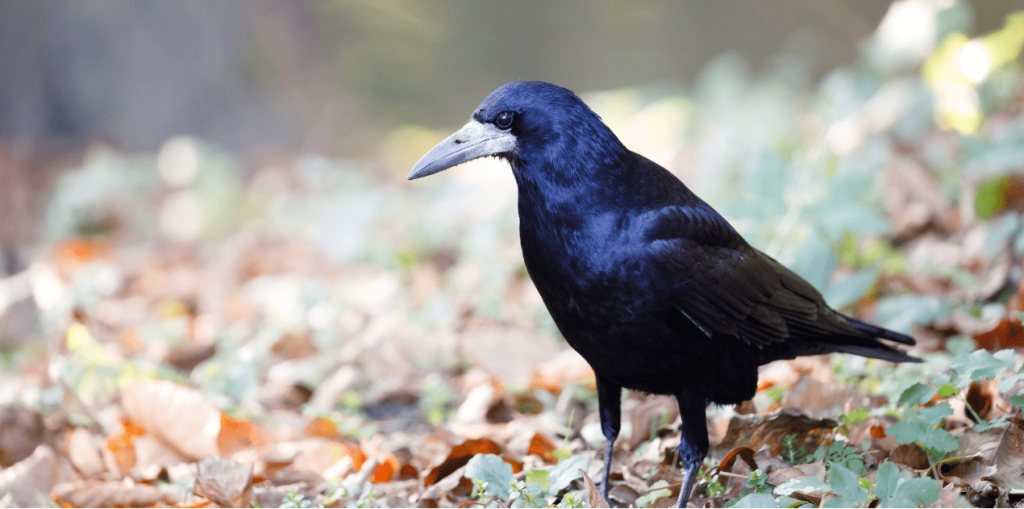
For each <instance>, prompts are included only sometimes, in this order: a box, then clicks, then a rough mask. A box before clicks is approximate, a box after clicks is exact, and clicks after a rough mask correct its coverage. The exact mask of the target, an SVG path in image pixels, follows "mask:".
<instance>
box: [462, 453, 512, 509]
mask: <svg viewBox="0 0 1024 509" xmlns="http://www.w3.org/2000/svg"><path fill="white" fill-rule="evenodd" d="M463 475H465V476H466V477H467V478H469V479H472V480H474V481H482V482H485V483H487V484H486V485H485V486H484V491H486V492H487V493H490V494H491V495H494V496H496V497H498V498H500V499H501V500H508V499H509V492H510V489H509V483H511V482H513V481H514V480H515V477H513V476H512V465H509V464H508V463H506V462H505V460H503V459H501V457H500V456H496V455H494V454H477V455H476V456H473V457H472V458H470V460H469V463H466V471H465V473H464V474H463Z"/></svg>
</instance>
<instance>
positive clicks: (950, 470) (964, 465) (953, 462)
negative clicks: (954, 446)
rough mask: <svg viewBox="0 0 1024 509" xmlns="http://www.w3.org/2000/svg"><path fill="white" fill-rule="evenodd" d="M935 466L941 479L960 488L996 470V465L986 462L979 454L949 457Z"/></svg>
mask: <svg viewBox="0 0 1024 509" xmlns="http://www.w3.org/2000/svg"><path fill="white" fill-rule="evenodd" d="M935 466H936V469H937V470H938V472H939V475H940V476H941V477H942V480H943V481H945V482H947V483H950V484H955V485H957V486H958V487H960V488H966V487H968V486H971V485H972V484H974V483H976V482H978V481H980V480H982V478H984V477H988V476H990V475H992V474H993V473H995V471H996V467H995V466H994V465H988V464H986V462H985V459H984V458H982V457H981V456H969V457H962V458H951V459H948V460H945V461H941V462H939V463H937V464H936V465H935Z"/></svg>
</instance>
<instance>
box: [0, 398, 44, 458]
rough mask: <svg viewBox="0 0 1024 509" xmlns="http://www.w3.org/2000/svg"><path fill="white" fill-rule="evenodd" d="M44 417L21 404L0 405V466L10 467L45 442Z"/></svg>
mask: <svg viewBox="0 0 1024 509" xmlns="http://www.w3.org/2000/svg"><path fill="white" fill-rule="evenodd" d="M43 431H44V428H43V417H42V416H41V415H39V414H38V413H36V412H33V411H31V410H29V409H27V408H25V407H23V406H20V405H3V406H0V467H9V466H11V465H13V464H15V463H17V462H19V461H21V460H23V459H25V458H27V457H29V456H31V455H32V453H33V452H35V450H36V447H38V446H39V445H40V444H42V443H43Z"/></svg>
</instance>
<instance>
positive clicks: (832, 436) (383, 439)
mask: <svg viewBox="0 0 1024 509" xmlns="http://www.w3.org/2000/svg"><path fill="white" fill-rule="evenodd" d="M899 6H902V7H899ZM908 6H909V7H908ZM901 9H902V10H901ZM907 9H910V11H908V10H907ZM921 9H924V10H923V11H922V10H921ZM965 9H968V8H967V7H966V6H964V5H963V4H960V3H952V4H950V5H946V6H938V4H935V5H932V4H926V3H925V2H899V3H897V4H895V5H894V7H893V11H891V12H890V15H891V16H897V17H898V16H925V17H926V18H924V19H931V20H932V21H933V23H932V25H934V28H935V31H936V33H935V34H934V35H935V44H934V45H932V46H927V45H925V46H924V47H923V48H924V49H921V47H918V46H914V45H909V46H908V45H905V44H904V45H901V44H900V43H899V41H901V40H902V39H900V37H902V36H903V35H905V34H904V33H903V32H901V31H900V29H899V26H900V25H898V24H896V25H893V23H895V22H890V23H889V24H887V23H886V22H883V23H882V25H881V26H880V27H879V29H878V31H877V32H876V34H875V35H874V36H873V37H872V38H871V39H870V40H868V41H865V46H864V48H865V49H864V56H863V59H862V61H861V62H858V63H857V64H856V65H853V66H851V67H849V68H845V69H839V70H837V71H835V72H834V73H832V74H831V75H829V76H828V77H827V78H826V79H825V80H824V81H823V82H822V83H820V84H815V85H812V84H809V83H806V82H805V80H802V78H801V76H802V74H801V66H800V62H799V60H798V59H793V58H783V57H780V59H779V61H778V62H776V63H775V64H774V67H773V70H769V71H768V72H766V73H765V75H764V76H761V77H751V76H750V75H749V73H748V72H747V71H746V69H745V67H744V65H743V64H742V63H741V62H739V61H737V60H736V59H735V58H731V57H728V56H726V57H723V58H721V59H719V60H718V61H716V62H714V63H713V64H712V65H710V66H709V68H708V69H707V70H706V71H705V72H704V75H703V77H702V78H701V81H700V82H699V83H698V84H697V86H696V87H695V89H694V90H690V91H680V90H664V89H652V90H646V89H645V90H620V91H611V92H605V93H598V94H588V95H586V96H585V97H584V99H585V100H586V101H587V102H588V103H590V104H591V105H592V106H593V107H594V108H595V109H596V110H597V111H598V113H600V114H601V115H602V116H603V117H604V118H605V120H606V121H607V122H608V123H609V125H611V126H612V128H613V129H614V130H615V131H616V132H617V133H618V134H619V135H620V137H621V138H622V139H623V141H624V142H625V143H626V145H627V146H630V147H632V148H633V149H635V150H637V151H639V152H641V153H643V154H645V155H648V156H649V157H651V158H652V159H654V160H656V161H658V162H660V163H662V164H664V165H666V166H667V167H669V168H671V169H673V171H676V172H677V173H678V174H679V175H680V176H681V177H682V178H683V179H684V180H685V181H686V182H687V183H688V184H690V185H691V186H692V187H693V188H694V189H695V190H697V192H698V193H699V194H700V195H701V196H703V197H704V198H705V199H706V200H707V201H709V202H710V203H712V204H713V205H714V206H715V207H716V208H718V209H719V210H720V211H721V212H723V214H725V215H726V216H727V217H728V218H729V219H730V220H731V221H732V222H733V224H734V225H735V226H736V227H737V229H738V230H739V231H740V232H741V233H742V234H743V235H744V236H745V237H746V238H748V239H749V240H750V241H751V242H752V243H753V244H755V245H757V246H758V247H760V248H762V249H763V250H765V251H766V252H768V253H769V254H770V255H772V256H774V257H776V258H778V259H779V260H780V261H782V262H783V263H785V264H786V265H788V266H790V267H792V268H793V269H794V270H796V271H797V272H798V273H800V274H801V275H802V276H804V277H805V278H807V279H808V280H809V281H811V282H812V283H813V284H815V286H816V287H817V288H819V289H820V290H821V291H822V292H823V293H824V294H825V296H826V298H827V299H828V300H829V302H830V303H831V304H832V305H833V306H834V307H836V308H838V309H842V310H844V311H845V312H848V313H851V314H854V315H857V316H859V317H862V318H864V319H866V320H869V321H872V322H876V323H879V324H881V325H884V326H887V327H890V328H894V329H897V330H901V331H905V332H910V333H913V335H914V336H915V337H916V338H918V341H919V342H918V346H917V347H916V348H915V349H914V350H913V353H914V354H915V355H918V356H920V357H922V358H923V359H925V362H924V363H922V364H912V365H911V364H907V365H899V366H896V365H892V364H888V363H884V362H879V361H874V360H867V359H863V358H859V357H853V356H843V355H836V356H832V357H815V358H803V359H797V360H794V361H790V362H779V363H774V364H771V365H768V366H765V367H764V368H763V369H762V371H761V373H760V388H759V391H758V394H757V396H756V397H755V398H754V400H752V401H750V402H746V403H744V404H742V405H739V406H737V407H735V408H711V409H709V412H708V420H709V429H710V432H711V443H712V451H711V454H710V456H709V458H708V459H707V461H706V462H705V465H704V469H703V471H702V473H701V476H700V480H699V482H698V486H697V491H696V493H695V495H694V497H693V498H692V499H691V501H692V502H693V503H695V504H697V505H698V506H708V507H729V506H733V507H811V506H813V507H819V506H821V507H857V506H871V507H876V506H877V507H906V506H917V505H919V506H963V507H969V506H976V507H993V506H999V507H1009V506H1013V505H1019V504H1020V503H1021V494H1022V493H1024V445H1022V443H1021V442H1022V440H1024V420H1022V418H1021V405H1022V404H1024V395H1022V387H1024V371H1022V366H1021V365H1022V360H1021V358H1020V353H1019V352H1020V348H1022V347H1024V326H1022V324H1021V312H1022V311H1024V286H1022V274H1024V266H1022V256H1024V229H1022V227H1024V222H1022V212H1024V179H1022V178H1021V177H1020V174H1021V172H1022V171H1024V111H1022V109H1024V79H1022V77H1021V72H1020V53H1021V48H1022V46H1024V14H1017V15H1014V16H1011V17H1009V18H1007V20H1006V26H1005V27H1004V28H1003V29H1001V30H999V31H997V32H994V33H992V34H989V35H987V36H985V37H983V38H979V39H975V40H967V38H966V37H965V36H963V35H962V34H961V33H960V31H961V30H963V27H964V26H965V23H966V21H964V17H965V16H966V15H965V12H968V11H969V9H968V11H965ZM887 19H889V18H887ZM893 26H896V28H893ZM979 48H980V49H979ZM979 51H980V52H981V53H978V52H979ZM965 54H966V55H968V57H970V58H967V57H964V55H965ZM978 55H986V56H985V58H987V59H988V60H986V62H987V64H986V66H985V67H984V69H980V70H979V68H978V67H977V65H975V64H976V63H977V62H976V60H974V59H976V58H981V57H979V56H978ZM467 100H468V101H470V102H467V105H466V107H467V111H469V110H470V109H471V108H472V106H473V104H472V101H475V100H476V99H467ZM444 134H445V133H443V132H440V131H438V132H435V131H430V130H428V129H425V128H422V127H415V126H408V127H406V128H403V129H402V130H400V131H399V132H397V133H396V134H395V135H394V136H392V137H391V138H390V140H391V141H390V142H389V143H388V144H386V146H385V148H384V149H383V150H384V154H383V156H382V158H381V160H380V161H354V160H331V159H324V158H317V157H308V156H301V157H293V158H277V159H274V160H272V161H263V162H260V163H253V162H245V163H243V162H240V161H239V160H238V159H236V158H234V157H233V156H232V155H230V154H225V153H223V152H220V151H218V150H217V149H216V148H214V147H210V146H207V145H204V144H202V143H201V142H198V141H196V140H191V139H187V138H175V139H171V140H169V141H168V142H167V143H166V144H165V145H164V147H163V149H161V150H160V152H159V153H157V154H123V153H119V152H117V151H113V150H109V149H105V148H102V147H96V148H95V149H93V150H91V151H89V153H87V154H85V155H83V156H82V157H80V158H78V159H76V160H75V161H74V162H73V163H72V164H70V165H69V166H68V168H66V172H64V175H63V176H62V178H61V179H60V181H59V183H58V185H57V187H56V190H55V192H54V194H53V197H52V199H51V200H50V203H49V205H48V208H47V212H46V214H45V215H44V217H40V218H37V219H38V223H37V224H34V225H33V228H36V229H38V231H39V232H40V233H39V235H40V237H42V238H45V239H47V240H46V241H45V242H42V243H40V244H39V245H38V246H35V247H33V248H32V250H31V253H32V255H31V263H30V265H29V266H28V268H27V269H26V270H24V271H20V272H17V273H13V274H7V275H5V276H4V277H3V279H0V313H2V316H3V322H2V325H3V330H2V331H0V332H2V334H3V336H2V340H3V343H2V356H0V362H2V368H3V372H2V373H0V403H2V406H0V465H2V467H3V470H2V471H0V506H7V507H10V506H25V505H36V506H49V505H51V503H56V504H59V505H61V506H66V507H89V506H175V507H185V506H187V507H200V506H234V507H248V506H258V507H275V506H288V507H307V506H326V507H384V506H387V507H400V506H418V507H455V506H475V505H481V506H492V507H493V506H501V507H504V506H515V507H526V506H535V507H543V506H548V505H552V504H554V505H558V506H560V507H586V506H592V507H598V506H601V505H602V504H606V503H610V504H612V505H615V506H635V507H664V506H668V505H670V504H672V503H674V501H675V497H676V496H677V495H678V490H679V483H680V481H681V478H682V475H681V472H680V471H679V470H678V469H677V468H676V466H675V462H676V458H675V457H674V453H673V452H672V447H673V446H674V445H676V443H677V442H678V436H677V429H678V411H677V409H676V408H675V406H674V404H673V402H672V401H671V400H670V399H668V398H665V397H660V396H643V395H637V394H628V395H627V397H626V400H625V401H624V404H623V416H624V418H623V420H624V423H623V427H624V430H623V434H622V436H621V438H620V439H619V441H618V442H617V443H616V448H615V451H614V454H615V457H614V462H613V466H614V470H613V472H612V474H611V479H612V490H611V493H610V497H609V498H610V500H607V501H606V500H603V499H602V498H601V497H600V495H599V494H598V493H597V491H596V490H595V488H594V485H593V482H592V481H591V480H592V479H600V478H601V475H602V468H603V467H602V464H603V463H602V455H603V452H602V451H603V446H602V444H603V437H602V436H601V432H600V427H599V424H598V416H597V414H596V406H597V403H596V394H595V391H594V385H593V373H592V372H591V371H590V370H589V368H588V367H587V365H586V363H585V362H584V361H583V360H582V359H581V358H580V357H579V356H578V355H576V354H575V353H574V352H573V351H572V350H571V349H569V348H568V347H567V346H566V345H565V343H564V341H562V340H561V339H560V338H559V337H558V334H557V331H556V330H555V328H554V326H553V324H552V322H551V320H550V318H549V317H548V316H547V314H546V312H545V311H544V308H543V304H542V302H541V301H540V298H539V296H538V295H537V293H536V291H535V290H534V288H533V287H532V285H531V283H530V281H529V278H528V276H527V275H526V273H525V270H524V268H523V266H522V259H521V255H520V253H519V248H518V237H517V231H516V229H517V225H516V216H515V192H516V190H515V185H514V182H513V181H512V178H511V175H510V174H509V172H508V169H507V167H504V166H503V165H502V164H500V163H497V162H494V161H480V162H476V163H472V164H469V165H465V166H464V167H462V168H458V169H454V170H451V171H450V172H446V174H445V175H442V176H439V177H438V178H436V179H430V181H428V182H416V183H414V184H410V183H405V182H403V181H402V180H401V176H402V175H404V172H405V171H407V169H408V168H409V167H411V165H412V162H414V161H415V159H416V158H417V157H418V156H419V155H420V154H422V153H423V152H424V151H425V150H426V149H427V148H429V147H430V146H431V145H432V144H433V143H434V142H436V141H437V140H439V139H440V138H441V137H442V136H443V135H444ZM396 140H397V141H396ZM2 152H3V153H4V154H8V152H7V151H2ZM5 157H7V155H5ZM5 164H6V163H5ZM722 376H729V375H728V374H727V373H725V374H723V375H722Z"/></svg>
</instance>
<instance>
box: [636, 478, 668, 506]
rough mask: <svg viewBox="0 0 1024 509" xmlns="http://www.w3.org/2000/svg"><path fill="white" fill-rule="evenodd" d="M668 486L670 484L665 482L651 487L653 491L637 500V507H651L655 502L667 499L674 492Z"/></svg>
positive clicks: (659, 482)
mask: <svg viewBox="0 0 1024 509" xmlns="http://www.w3.org/2000/svg"><path fill="white" fill-rule="evenodd" d="M668 485H669V484H668V482H666V481H664V480H662V481H657V482H655V483H654V484H652V485H651V491H648V492H647V493H646V494H644V495H641V496H640V497H639V498H637V499H636V506H637V507H650V506H652V505H654V502H656V501H657V500H658V499H661V498H665V497H667V496H669V495H671V494H672V490H670V489H668V488H667V486H668ZM659 488H661V489H659Z"/></svg>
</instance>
